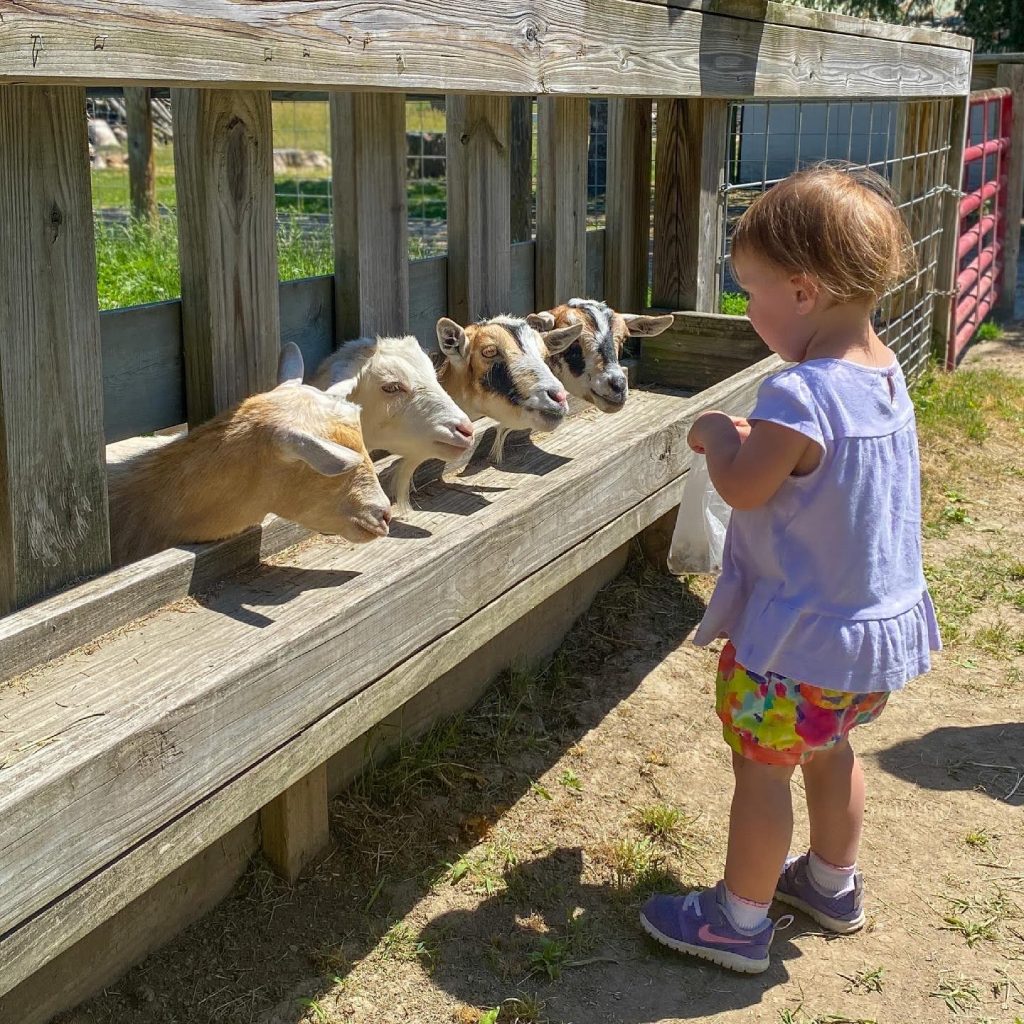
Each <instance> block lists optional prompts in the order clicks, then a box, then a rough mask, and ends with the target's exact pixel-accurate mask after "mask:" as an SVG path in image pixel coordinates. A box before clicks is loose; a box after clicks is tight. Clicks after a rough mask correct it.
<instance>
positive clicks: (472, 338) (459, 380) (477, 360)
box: [437, 316, 583, 463]
mask: <svg viewBox="0 0 1024 1024" xmlns="http://www.w3.org/2000/svg"><path fill="white" fill-rule="evenodd" d="M582 331H583V326H582V325H581V324H572V325H570V326H567V327H560V328H556V329H553V330H545V331H538V330H537V329H536V328H534V327H532V326H531V325H530V324H528V323H527V322H526V321H525V320H521V319H518V318H517V317H510V316H498V317H494V318H493V319H491V320H485V321H482V322H480V323H477V324H470V325H469V326H468V327H461V326H460V325H459V324H457V323H456V322H455V321H454V320H449V319H448V318H447V317H441V319H440V320H438V321H437V343H438V347H439V348H440V350H441V355H442V357H443V363H442V365H441V368H440V370H439V371H438V378H439V380H440V381H441V383H442V385H443V386H444V389H445V391H447V392H448V394H449V395H451V396H452V398H454V399H455V401H456V402H458V404H459V405H460V406H461V407H462V408H463V409H465V410H466V412H468V413H469V415H470V416H473V417H477V416H490V417H491V419H493V420H497V422H498V424H499V427H498V434H497V437H496V438H495V441H494V447H493V449H492V451H491V459H492V461H494V462H496V463H497V462H501V460H502V458H503V456H504V452H505V441H506V439H507V438H508V435H509V434H511V433H512V431H514V430H541V431H545V430H554V429H555V428H556V427H557V426H558V425H559V424H560V423H561V422H562V421H563V420H564V419H565V416H566V413H568V411H569V398H568V395H567V394H566V393H565V389H564V388H563V387H562V385H561V384H560V383H559V382H558V381H557V380H556V379H555V376H554V374H552V372H551V370H550V369H548V366H547V364H546V363H545V360H546V359H548V358H550V357H551V356H554V355H557V354H558V353H559V352H562V351H564V350H565V349H566V348H567V347H568V346H569V345H571V344H572V343H573V342H574V341H576V340H577V339H578V338H579V336H580V334H581V333H582Z"/></svg>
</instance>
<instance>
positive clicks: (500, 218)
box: [0, 0, 971, 1024]
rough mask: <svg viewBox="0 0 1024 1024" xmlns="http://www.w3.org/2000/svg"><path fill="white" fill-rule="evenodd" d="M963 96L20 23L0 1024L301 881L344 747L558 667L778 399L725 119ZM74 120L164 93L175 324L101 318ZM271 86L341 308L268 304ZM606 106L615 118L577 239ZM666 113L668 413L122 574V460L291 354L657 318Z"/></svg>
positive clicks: (686, 42)
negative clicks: (426, 102)
mask: <svg viewBox="0 0 1024 1024" xmlns="http://www.w3.org/2000/svg"><path fill="white" fill-rule="evenodd" d="M970 62H971V49H970V43H969V41H966V40H963V39H960V38H957V37H954V36H950V35H947V34H943V33H939V32H934V31H930V30H925V29H907V28H894V27H891V26H885V25H878V24H868V23H864V22H859V21H856V20H853V19H850V18H845V17H839V16H834V15H825V14H820V13H818V12H812V11H805V10H801V9H799V8H794V7H787V6H783V5H781V4H776V3H770V2H748V0H724V2H715V0H656V2H639V0H557V2H556V0H527V2H525V3H524V2H517V3H511V2H509V0H495V2H492V3H489V4H486V5H482V6H481V5H476V4H457V3H456V4H441V3H438V4H436V5H424V4H422V3H415V4H413V3H406V2H397V3H387V4H379V5H374V4H369V5H367V4H350V3H347V2H344V0H341V2H324V0H316V2H301V0H293V2H289V3H277V2H264V3H252V2H240V0H239V2H236V0H210V2H207V3H203V4H201V5H192V4H185V3H181V2H178V3H172V2H170V0H156V2H151V3H146V4H141V3H138V4H136V3H120V2H113V0H83V2H80V3H56V2H46V0H40V2H37V3H33V4H31V5H25V4H14V3H8V2H3V0H0V125H3V128H4V132H3V138H4V145H3V148H2V151H0V223H2V225H3V229H4V245H3V246H2V247H0V308H2V309H3V313H4V315H3V317H0V615H2V616H3V617H2V618H0V678H3V679H6V680H7V682H6V683H0V893H3V899H2V900H0V1022H2V1024H7V1022H12V1024H13V1022H17V1024H33V1022H41V1021H45V1020H48V1019H49V1018H50V1016H52V1014H53V1013H55V1012H57V1011H59V1010H60V1009H63V1008H65V1007H67V1006H69V1005H72V1004H73V1003H74V1002H76V1001H77V1000H79V999H81V998H83V997H85V996H86V995H88V994H89V993H90V992H92V991H94V990H95V989H96V988H98V987H101V986H103V985H104V984H106V983H107V982H109V981H110V980H111V979H112V978H114V977H116V976H117V974H118V972H120V971H122V970H124V969H125V968H126V967H127V966H128V965H129V964H131V963H132V962H134V961H135V960H137V959H139V958H140V957H142V956H143V955H145V954H146V952H148V951H149V950H150V949H152V948H155V946H156V945H158V944H159V943H160V942H162V941H165V940H166V939H167V938H168V937H169V935H171V934H173V932H174V930H175V929H180V928H181V927H183V926H184V924H186V923H187V922H188V921H189V920H191V919H192V918H194V916H195V915H196V914H198V913H201V912H202V910H203V909H204V908H205V907H208V906H210V905H211V904H212V903H213V902H214V901H215V900H216V899H217V898H219V897H220V896H221V895H223V894H224V893H225V892H226V891H227V889H228V888H229V887H230V885H231V884H232V883H233V881H234V880H235V878H237V876H238V874H239V873H240V871H241V870H242V868H243V866H244V863H245V861H246V859H247V858H248V857H249V856H251V854H252V853H254V852H255V851H256V850H257V849H259V848H260V846H261V845H262V848H263V850H264V852H265V854H266V855H267V856H268V858H269V859H270V860H271V862H272V863H273V864H275V865H276V866H277V867H278V869H279V870H280V871H281V872H282V873H284V874H285V875H286V876H288V877H294V876H295V875H296V874H297V873H298V872H299V871H300V870H301V868H302V867H303V865H304V864H306V863H307V862H308V861H309V860H310V858H312V857H314V856H316V855H317V854H318V853H319V852H320V851H321V850H322V848H323V847H324V846H325V844H327V843H328V842H329V834H328V828H327V799H328V793H329V791H330V790H332V789H335V788H337V787H338V786H340V785H342V784H343V783H344V781H345V779H346V778H347V777H349V776H350V775H351V772H352V771H353V770H354V769H356V768H358V756H357V755H356V754H354V753H353V751H355V750H358V749H360V745H359V741H360V738H361V737H363V736H364V735H365V734H366V733H367V732H368V731H369V730H371V729H373V728H374V727H376V726H378V725H380V724H381V723H382V722H384V723H389V724H390V725H392V726H395V725H397V724H400V723H401V724H404V726H405V727H407V728H414V727H416V726H420V725H422V724H423V723H425V722H428V721H430V720H431V719H432V718H435V717H437V716H438V715H440V714H443V713H448V712H451V711H454V710H456V709H458V708H460V707H463V706H465V705H467V704H468V703H471V702H472V701H473V700H475V699H476V698H477V697H479V695H480V694H481V692H482V689H483V687H484V686H485V685H486V683H487V681H488V680H489V679H490V678H492V677H493V675H494V674H495V672H496V671H497V670H498V669H500V668H501V667H503V666H506V665H508V664H510V663H511V662H512V661H514V660H517V659H529V658H536V657H539V656H541V655H543V654H544V653H545V652H546V651H548V650H550V649H551V648H552V646H553V645H554V644H556V643H557V642H558V639H559V638H560V636H561V635H562V634H563V633H564V631H565V629H566V628H568V625H569V624H570V623H571V621H572V619H573V618H574V617H575V616H576V615H578V614H579V613H580V611H581V610H582V609H583V608H585V607H586V604H587V602H589V600H590V599H591V597H592V596H593V593H594V592H596V589H597V587H599V586H600V585H601V584H602V583H603V582H605V581H606V580H607V579H609V578H611V577H612V576H613V575H614V574H615V573H616V572H618V571H620V570H621V567H622V565H623V564H624V559H625V552H626V549H627V545H628V544H629V542H630V541H631V540H632V538H634V537H635V536H637V534H639V533H641V531H644V530H645V529H646V528H648V527H650V526H651V524H653V523H655V522H656V521H658V520H659V519H660V518H661V517H663V516H664V515H665V514H666V513H669V512H671V510H672V509H673V508H674V507H675V506H676V505H677V504H678V497H679V491H680V487H681V479H682V477H683V475H684V474H685V472H686V470H687V468H688V465H689V462H690V453H689V451H688V449H687V446H686V443H685V438H686V433H687V430H688V428H689V425H690V424H691V423H692V421H693V419H694V417H695V416H697V415H698V414H699V413H700V412H701V411H702V410H704V409H706V408H709V407H718V408H722V409H726V410H728V411H732V412H735V413H742V412H744V411H746V410H748V409H749V407H750V405H751V403H752V400H753V397H754V395H755V393H756V390H757V387H758V385H759V383H760V381H761V380H762V379H763V378H764V377H765V376H766V375H767V374H768V373H771V372H772V371H773V370H775V369H776V368H777V367H778V365H779V363H778V361H777V360H776V359H774V358H766V355H767V353H766V352H765V351H764V350H763V347H762V346H761V345H760V343H759V342H758V341H757V339H756V337H754V336H752V334H751V332H750V329H749V324H748V323H747V322H746V320H745V319H742V318H730V317H721V316H718V315H716V311H717V299H718V293H717V288H718V285H717V272H716V267H717V261H718V259H719V256H720V252H721V244H720V243H721V232H722V230H723V226H722V221H721V217H720V215H719V209H718V203H717V197H718V190H719V188H720V186H721V183H722V174H723V168H724V166H725V159H726V152H727V146H728V139H727V134H728V133H727V130H726V114H727V104H728V100H730V99H744V98H752V97H756V98H795V99H812V98H829V97H872V98H878V99H886V100H891V99H893V98H906V99H914V98H917V99H928V98H933V97H936V96H948V97H956V98H957V100H956V101H957V102H958V103H960V104H961V109H962V98H963V97H964V96H966V94H967V92H968V89H969V84H970ZM86 85H90V86H127V87H132V88H133V89H137V88H147V87H155V86H160V87H170V88H171V90H172V106H173V112H174V119H175V142H174V148H175V162H176V182H177V190H178V219H179V238H180V261H181V272H182V274H181V276H182V299H181V300H180V301H179V300H175V301H174V302H169V303H161V304H156V305H153V306H147V307H139V308H135V309H128V310H119V311H115V312H112V313H105V314H103V315H102V316H101V315H99V314H98V312H97V301H96V261H95V248H94V240H93V219H92V208H91V193H90V171H89V163H88V155H87V146H86V131H85V127H86V126H85V120H84V117H83V112H84V110H85V87H86ZM276 89H299V90H303V89H304V90H318V91H326V92H328V93H329V96H330V112H331V132H332V151H333V154H334V163H333V168H334V169H333V196H334V210H335V216H334V251H335V265H336V271H335V274H334V275H333V277H329V278H319V279H311V280H308V281H302V282H293V283H289V284H286V285H279V282H278V268H277V261H276V253H275V214H274V183H273V169H272V162H271V154H272V137H271V101H270V95H271V90H276ZM411 91H415V92H417V93H424V92H426V93H439V94H444V95H447V97H448V100H447V110H448V139H449V145H448V157H447V159H448V203H449V206H448V223H449V245H448V253H447V256H446V257H441V258H436V259H432V260H425V261H417V262H413V263H410V261H409V260H408V256H407V252H408V250H407V242H408V239H407V230H408V229H407V223H406V195H405V143H404V130H405V125H404V110H405V107H404V99H405V94H406V93H408V92H411ZM534 95H536V96H539V97H540V99H539V128H538V140H537V146H538V151H537V224H536V238H535V239H531V240H524V241H517V242H515V243H513V240H512V237H511V234H510V202H511V192H512V188H511V185H510V163H511V156H510V149H511V147H510V118H511V110H512V104H513V102H514V99H513V97H516V96H534ZM591 96H600V97H610V98H611V101H610V102H611V106H610V113H609V140H608V147H609V157H608V212H607V221H606V227H605V228H604V229H603V230H601V231H590V232H588V231H587V227H586V223H587V222H586V162H587V132H588V122H587V117H588V114H587V111H588V97H591ZM652 102H657V104H658V140H657V168H658V173H657V179H656V181H655V200H654V276H653V289H652V297H653V305H654V306H655V307H659V308H663V309H668V310H672V311H676V310H679V311H683V312H680V313H678V314H677V321H676V326H675V328H674V329H673V330H672V331H671V332H670V333H669V334H667V335H665V336H663V338H662V339H659V340H658V342H657V343H656V344H655V343H651V344H649V345H645V346H644V348H643V352H642V356H641V361H640V376H641V379H642V382H643V384H644V385H656V387H653V388H651V389H649V390H643V389H642V388H641V389H640V390H638V391H636V392H635V393H634V394H633V395H632V396H631V397H630V399H629V402H628V404H627V407H626V409H625V410H624V411H623V412H621V413H618V414H616V415H615V416H601V415H599V414H598V413H596V412H595V411H594V410H589V411H586V412H583V413H581V414H580V415H577V416H574V417H573V418H571V420H570V421H569V422H568V423H567V424H566V425H564V426H563V427H562V428H560V429H559V430H558V431H557V432H555V433H553V434H550V435H544V436H541V437H537V438H534V439H533V440H532V441H530V442H529V443H525V442H523V443H520V444H519V445H518V446H513V448H512V451H511V454H510V456H509V458H508V461H507V463H505V464H503V465H501V466H500V467H493V466H489V465H487V464H485V463H484V462H483V461H477V462H474V463H473V464H472V465H471V466H470V469H469V471H468V472H467V473H466V474H465V475H464V476H463V477H462V478H460V479H459V480H458V481H456V482H455V483H453V484H449V483H441V482H437V481H434V482H432V483H428V484H426V485H425V486H424V487H423V489H422V490H421V492H420V494H419V496H418V501H417V505H418V508H417V511H415V512H413V513H412V514H411V515H409V516H408V517H407V518H406V519H405V520H404V521H403V522H402V523H400V524H397V527H396V529H394V531H393V533H392V536H391V537H389V538H387V539H386V540H382V541H378V542H375V543H373V544H371V545H368V546H365V547H360V548H353V547H350V546H348V545H346V544H345V543H344V542H342V541H340V540H337V539H332V538H320V537H309V536H308V535H306V534H305V533H304V532H303V531H300V530H297V529H296V528H295V527H293V526H291V525H289V524H285V523H282V522H280V521H276V522H270V523H268V524H265V527H264V528H263V530H262V531H260V530H254V531H249V532H248V533H247V534H244V535H242V536H240V537H237V538H234V539H232V540H228V541H225V542H220V543H217V544H212V545H205V546H203V547H200V548H178V549H172V550H169V551H166V552H162V553H160V554H158V555H155V556H153V557H151V558H148V559H145V560H143V561H141V562H138V563H134V564H132V565H129V566H127V567H125V568H122V569H118V570H115V571H113V572H108V571H107V570H108V567H109V564H110V544H109V530H108V520H107V498H106V482H105V466H104V444H105V443H109V442H112V441H116V440H119V439H121V438H124V437H129V436H133V435H137V434H141V433H148V432H152V431H155V430H160V429H163V428H166V427H170V426H173V425H175V424H178V423H181V422H184V421H185V420H187V421H188V422H189V423H190V424H192V425H196V424H199V423H201V422H203V421H204V420H206V419H208V418H210V417H211V416H212V415H214V414H215V413H217V412H219V411H221V410H223V409H225V408H227V407H229V406H231V405H232V404H234V403H236V402H238V401H240V400H241V399H242V398H244V397H246V396H247V395H249V394H251V393H254V392H256V391H260V390H266V389H267V388H269V387H270V386H272V384H273V381H274V373H275V367H276V364H277V359H278V354H279V351H280V349H281V345H282V341H283V340H293V341H296V342H297V343H298V344H299V346H300V347H301V348H302V349H303V351H304V353H305V355H306V357H307V363H313V362H315V361H316V360H317V359H319V358H320V357H321V356H323V355H325V354H327V353H328V352H330V351H331V349H332V348H333V347H334V346H335V344H337V343H338V342H340V341H342V340H344V339H347V338H352V337H356V336H358V335H361V334H372V333H380V334H386V333H396V332H406V331H408V330H410V328H412V329H414V330H415V332H416V333H417V335H418V337H419V338H420V340H421V341H422V342H423V343H424V344H429V343H430V342H431V340H432V337H433V324H434V322H435V321H436V319H437V318H438V317H439V316H441V315H450V316H452V317H454V318H456V319H459V320H460V321H462V322H465V321H468V320H471V319H475V318H478V317H483V316H489V315H493V314H496V313H499V312H517V313H527V312H531V311H534V310H537V309H546V308H550V307H551V306H553V305H555V304H556V303H558V302H562V301H565V300H566V299H568V298H570V297H572V296H575V295H579V294H590V295H594V296H597V297H602V298H605V299H606V300H607V301H608V302H609V303H610V304H612V305H613V306H615V307H616V308H618V309H622V310H629V311H639V310H640V309H641V308H642V307H643V306H644V305H645V304H646V303H647V300H648V271H647V268H648V244H649V239H650V224H651V206H650V195H651V165H652V160H651V156H652V154H651V148H652V140H651V110H652ZM960 123H961V126H962V116H961V122H960ZM527 167H528V162H527ZM953 212H954V211H953V210H952V208H951V210H950V214H951V216H952V214H953ZM950 269H951V262H950ZM297 541H301V544H299V546H297V547H290V546H289V545H294V544H295V543H296V542H297ZM261 558H262V559H263V561H262V562H261V561H260V560H261ZM542 622H543V628H541V626H540V624H541V623H542ZM528 626H529V628H527V627H528Z"/></svg>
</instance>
